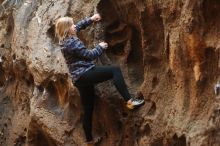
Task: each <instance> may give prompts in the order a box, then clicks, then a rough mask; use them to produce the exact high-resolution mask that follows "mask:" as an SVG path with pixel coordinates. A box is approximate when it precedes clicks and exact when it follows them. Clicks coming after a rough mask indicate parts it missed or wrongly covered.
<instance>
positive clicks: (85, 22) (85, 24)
mask: <svg viewBox="0 0 220 146" xmlns="http://www.w3.org/2000/svg"><path fill="white" fill-rule="evenodd" d="M90 24H92V20H91V18H88V17H87V18H85V19H83V20H81V21H79V22H78V23H77V24H76V30H77V32H79V31H80V30H82V29H85V28H86V27H88V26H89V25H90Z"/></svg>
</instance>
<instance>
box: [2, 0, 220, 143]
mask: <svg viewBox="0 0 220 146" xmlns="http://www.w3.org/2000/svg"><path fill="white" fill-rule="evenodd" d="M0 4H1V5H0V145H2V146H12V145H13V146H23V145H28V146H61V145H62V146H77V145H79V146H82V145H84V134H83V131H82V125H81V118H82V116H81V115H82V110H81V104H80V98H79V95H78V92H77V90H76V88H75V87H74V86H73V85H72V83H71V78H70V76H69V74H68V70H67V67H66V65H65V62H64V58H63V57H62V54H61V52H60V48H59V46H58V44H57V40H56V38H55V37H54V23H55V21H56V19H57V18H59V17H62V16H71V17H73V18H74V20H75V21H78V20H80V19H82V18H84V17H85V16H91V15H92V14H94V13H96V12H99V13H100V14H101V15H102V18H103V19H102V22H100V23H98V24H94V25H92V26H91V27H89V28H88V29H86V30H85V31H83V32H82V33H80V35H79V36H80V38H81V39H82V40H83V41H84V42H85V43H86V44H87V46H88V47H89V48H92V47H93V46H94V45H95V44H97V43H98V41H100V40H105V41H107V42H108V43H109V46H110V47H109V49H108V50H107V51H106V52H105V53H104V54H103V55H102V57H100V58H99V59H98V60H96V62H97V64H105V65H108V64H117V65H119V66H120V67H121V69H122V71H123V74H124V76H125V78H126V82H127V85H128V88H129V91H130V92H131V94H132V96H135V95H137V96H142V97H144V98H145V101H146V104H145V105H144V107H142V108H141V109H139V110H136V111H128V110H127V109H126V107H125V105H124V102H123V100H122V98H121V96H120V95H119V94H118V92H117V91H116V89H115V87H114V86H113V84H112V82H111V81H108V82H105V83H102V84H100V85H98V86H97V87H96V88H97V99H96V102H95V112H94V124H93V125H94V127H93V129H94V130H93V131H94V135H101V136H103V137H104V139H103V141H102V142H101V144H100V146H218V145H219V144H220V140H219V136H220V125H219V122H220V98H219V96H217V95H215V94H214V85H215V84H216V83H217V82H218V81H219V71H220V70H219V68H220V61H219V54H220V53H219V49H220V27H219V23H220V1H218V0H212V1H209V0H185V1H183V0H166V1H165V0H164V1H162V0H157V1H155V0H123V1H118V0H91V1H88V0H81V1H79V0H78V1H77V0H49V1H44V0H10V1H9V0H0Z"/></svg>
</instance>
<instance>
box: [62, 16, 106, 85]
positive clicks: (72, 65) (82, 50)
mask: <svg viewBox="0 0 220 146" xmlns="http://www.w3.org/2000/svg"><path fill="white" fill-rule="evenodd" d="M91 23H92V20H91V19H90V18H85V19H83V20H82V21H80V22H78V23H77V24H76V29H77V32H79V31H80V30H82V29H85V28H86V27H87V26H89V25H90V24H91ZM61 47H62V49H61V51H62V54H63V56H64V58H65V61H66V63H67V66H68V69H69V71H70V74H71V76H72V79H73V82H74V83H75V82H76V81H77V80H78V79H79V78H80V76H81V75H82V74H83V73H85V72H86V71H88V70H90V69H92V68H93V67H95V64H94V63H93V60H94V59H96V58H98V57H99V56H100V55H101V54H102V52H103V50H104V49H103V48H102V47H101V46H100V45H98V46H96V47H95V48H94V49H91V50H89V49H87V48H86V47H85V45H84V44H83V42H82V41H81V40H80V39H79V38H78V37H76V36H73V37H69V38H66V39H65V40H64V41H63V42H62V44H61Z"/></svg>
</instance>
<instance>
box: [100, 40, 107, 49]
mask: <svg viewBox="0 0 220 146" xmlns="http://www.w3.org/2000/svg"><path fill="white" fill-rule="evenodd" d="M99 46H101V47H102V48H103V49H107V48H108V43H106V42H101V43H99Z"/></svg>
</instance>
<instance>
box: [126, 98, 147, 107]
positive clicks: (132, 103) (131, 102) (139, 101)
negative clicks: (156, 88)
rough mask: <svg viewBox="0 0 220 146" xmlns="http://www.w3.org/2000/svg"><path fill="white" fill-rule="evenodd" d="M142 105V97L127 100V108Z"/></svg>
mask: <svg viewBox="0 0 220 146" xmlns="http://www.w3.org/2000/svg"><path fill="white" fill-rule="evenodd" d="M142 105H144V99H137V98H131V99H130V100H128V101H127V108H128V109H130V110H132V109H136V108H138V107H141V106H142Z"/></svg>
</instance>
